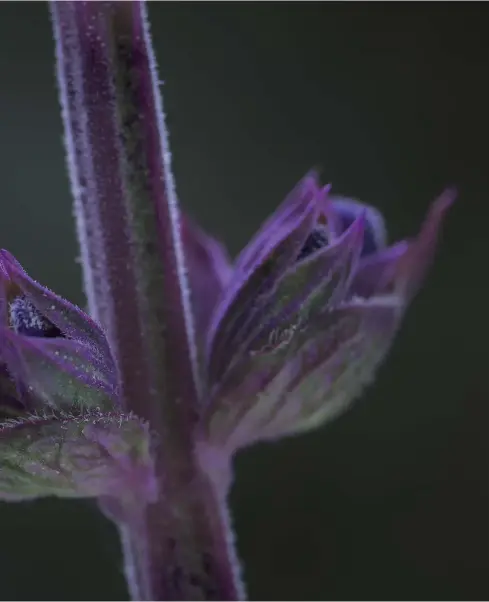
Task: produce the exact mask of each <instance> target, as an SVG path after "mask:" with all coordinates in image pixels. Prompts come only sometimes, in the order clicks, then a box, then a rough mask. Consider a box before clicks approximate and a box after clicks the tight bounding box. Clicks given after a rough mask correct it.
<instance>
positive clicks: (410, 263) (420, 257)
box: [396, 189, 457, 302]
mask: <svg viewBox="0 0 489 602" xmlns="http://www.w3.org/2000/svg"><path fill="white" fill-rule="evenodd" d="M456 196H457V193H456V191H455V190H454V189H447V190H445V191H444V192H443V193H442V194H441V195H440V196H439V197H438V198H437V199H435V200H434V201H433V203H432V204H431V206H430V208H429V210H428V214H427V216H426V218H425V220H424V222H423V224H422V226H421V229H420V231H419V234H418V236H417V237H416V238H415V239H414V240H413V241H412V242H410V244H409V248H408V250H407V252H406V253H405V254H404V255H403V256H402V258H401V259H400V261H399V264H398V268H397V273H396V291H397V293H398V294H400V295H402V296H403V297H404V299H405V300H406V302H408V301H409V300H410V299H411V298H412V297H413V296H414V295H415V294H416V293H417V292H418V290H419V287H420V286H421V284H422V282H423V280H424V278H425V276H426V274H427V272H428V270H429V268H430V267H431V264H432V262H433V259H434V256H435V252H436V246H437V242H438V238H439V235H440V231H441V228H442V226H443V222H444V220H445V217H446V214H447V211H448V209H449V208H450V207H451V206H452V204H453V203H454V201H455V199H456Z"/></svg>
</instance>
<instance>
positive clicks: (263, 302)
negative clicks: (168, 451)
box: [208, 199, 317, 382]
mask: <svg viewBox="0 0 489 602" xmlns="http://www.w3.org/2000/svg"><path fill="white" fill-rule="evenodd" d="M313 200H314V199H313ZM316 213H317V208H316V207H315V203H314V202H312V201H311V202H310V203H309V204H308V205H306V207H305V208H302V212H301V214H300V215H297V219H295V220H294V222H293V223H292V224H289V226H288V229H287V230H284V231H282V232H281V238H279V239H278V240H277V242H276V246H275V247H272V248H271V249H269V253H268V254H267V255H266V257H265V258H262V262H261V263H260V264H259V265H255V266H254V268H253V270H252V271H251V272H249V273H247V274H246V275H244V274H243V275H241V276H240V271H239V270H236V273H237V274H238V280H237V281H236V282H234V285H233V286H230V287H229V288H228V293H227V297H226V299H224V300H223V301H222V302H221V304H220V306H219V308H218V311H217V312H216V313H215V314H214V317H213V325H211V332H210V337H209V347H208V348H209V356H210V357H209V368H208V373H209V378H210V381H211V382H216V381H218V380H219V378H220V377H221V375H222V374H223V372H224V371H225V370H226V369H227V367H228V366H229V364H230V362H231V361H232V360H233V359H234V357H233V355H232V353H231V352H232V350H234V349H239V346H240V344H241V342H242V341H243V340H245V339H246V337H247V334H248V333H249V326H250V324H253V323H254V322H256V321H257V320H258V321H259V320H260V317H261V311H262V309H263V308H264V307H266V306H267V304H268V302H269V300H270V299H272V298H273V295H274V293H275V288H276V285H277V282H278V280H279V279H280V277H281V276H282V275H283V273H284V272H285V270H286V269H287V268H288V267H289V266H290V265H291V264H292V263H293V262H294V261H295V258H296V257H297V255H298V253H299V251H300V249H301V247H302V245H303V243H304V241H305V239H306V238H307V236H308V234H309V232H310V231H311V229H312V227H313V224H314V222H315V220H316Z"/></svg>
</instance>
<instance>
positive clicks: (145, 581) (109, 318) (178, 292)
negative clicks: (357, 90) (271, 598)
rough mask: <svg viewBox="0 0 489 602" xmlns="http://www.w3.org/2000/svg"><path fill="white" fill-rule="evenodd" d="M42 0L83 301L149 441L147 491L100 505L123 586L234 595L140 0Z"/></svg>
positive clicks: (186, 596) (139, 593)
mask: <svg viewBox="0 0 489 602" xmlns="http://www.w3.org/2000/svg"><path fill="white" fill-rule="evenodd" d="M50 7H51V15H52V21H53V28H54V33H55V38H56V49H57V66H58V83H59V89H60V99H61V105H62V111H63V122H64V128H65V140H66V147H67V155H68V165H69V170H70V178H71V184H72V189H73V194H74V199H75V202H74V207H75V217H76V222H77V229H78V237H79V241H80V248H81V256H82V265H83V275H84V282H85V291H86V294H87V297H88V303H89V309H90V312H91V314H92V315H93V317H94V318H95V319H96V320H98V321H99V322H100V323H101V325H102V326H103V328H104V329H105V331H106V334H107V337H108V340H109V343H110V346H111V350H112V352H113V355H114V358H115V361H116V365H117V369H118V372H119V380H120V392H121V400H122V404H123V406H124V409H125V410H126V411H133V412H135V413H136V414H138V415H139V416H140V417H141V418H144V419H146V420H148V421H149V423H150V426H151V429H152V431H153V432H154V433H155V435H156V439H157V442H156V445H155V450H154V454H155V465H156V472H157V478H158V484H159V490H160V495H159V499H158V501H157V502H156V503H154V504H150V505H147V506H143V507H137V506H138V504H132V505H131V504H122V505H121V508H122V509H123V514H119V515H118V514H117V513H115V514H112V517H113V518H114V519H115V520H116V521H117V522H118V526H119V529H120V532H121V535H122V540H123V549H124V555H125V565H126V576H127V579H128V585H129V588H130V591H131V595H132V596H133V599H138V600H237V599H240V597H242V595H243V594H242V591H241V589H240V585H239V582H238V578H237V575H236V568H235V567H236V566H237V565H236V560H235V556H234V550H233V547H232V541H231V537H230V527H229V524H228V520H227V508H226V501H225V494H226V491H225V490H226V487H225V486H223V487H221V486H220V485H219V484H218V481H217V480H216V479H215V478H213V476H212V474H211V472H212V470H213V467H212V466H211V464H212V462H211V463H210V464H209V463H207V464H206V463H205V462H202V459H201V458H200V456H199V454H197V453H196V449H195V442H194V438H193V437H194V426H195V422H196V420H197V417H198V410H199V403H200V401H201V399H200V398H201V391H200V385H199V382H198V370H197V357H196V356H197V354H196V352H195V342H194V332H193V323H192V315H191V310H190V303H189V294H188V289H187V283H186V276H185V270H184V256H183V250H182V245H181V239H180V230H179V214H178V207H177V201H176V197H175V191H174V183H173V177H172V174H171V167H170V154H169V150H168V140H167V133H166V130H165V126H164V120H163V111H162V107H161V99H160V95H159V90H158V84H157V75H156V64H155V59H154V54H153V50H152V45H151V40H150V35H149V30H148V21H147V14H146V7H145V4H144V2H137V1H129V2H116V1H114V2H105V1H104V2H79V1H74V0H69V1H64V2H58V1H51V3H50ZM221 461H222V459H221ZM139 506H141V505H139Z"/></svg>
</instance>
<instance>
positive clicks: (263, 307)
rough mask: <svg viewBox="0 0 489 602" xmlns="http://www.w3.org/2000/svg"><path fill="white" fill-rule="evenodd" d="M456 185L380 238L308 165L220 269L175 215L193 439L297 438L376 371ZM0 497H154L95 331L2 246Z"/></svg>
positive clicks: (135, 428)
mask: <svg viewBox="0 0 489 602" xmlns="http://www.w3.org/2000/svg"><path fill="white" fill-rule="evenodd" d="M453 199H454V193H453V192H452V191H446V192H445V193H443V194H442V195H441V196H440V197H439V198H438V199H437V200H436V201H435V202H434V203H433V204H432V206H431V208H430V210H429V212H428V215H427V217H426V219H425V221H424V223H423V225H422V227H421V229H420V232H419V234H418V235H417V236H416V237H415V238H413V239H411V240H405V241H401V242H398V243H396V244H394V245H391V246H388V245H387V239H386V228H385V225H384V221H383V218H382V216H381V215H380V214H379V212H378V211H377V210H375V209H373V208H372V207H369V206H366V205H364V204H362V203H360V202H357V201H353V200H349V199H344V198H339V197H336V196H332V195H331V194H330V191H329V187H321V186H320V185H319V183H318V180H317V177H316V175H315V174H308V175H307V176H306V177H305V178H304V179H303V180H302V181H301V182H300V183H299V184H298V185H297V186H296V188H295V189H294V190H293V191H292V192H291V193H290V195H289V196H288V197H287V198H286V200H285V201H284V203H283V204H282V205H281V206H280V207H279V208H278V209H277V211H276V212H275V213H274V214H273V215H272V216H271V217H270V218H269V219H268V220H267V221H266V222H265V223H264V225H263V226H262V227H261V228H260V230H259V231H258V233H257V234H256V235H255V236H254V238H253V239H252V240H251V242H250V243H249V244H248V245H247V246H246V248H245V249H244V250H243V251H242V252H241V254H240V255H239V256H238V257H237V259H236V261H235V262H234V265H232V264H231V262H230V260H229V258H228V256H227V253H226V251H225V249H224V247H223V246H222V245H220V244H219V243H218V242H217V241H215V240H214V239H212V238H211V237H209V236H208V235H207V234H205V233H204V232H203V231H202V230H200V229H199V228H198V226H197V225H195V224H194V223H193V222H192V221H191V220H190V219H189V218H188V217H186V216H183V217H182V240H183V245H184V250H185V257H186V263H187V269H188V280H189V286H190V293H191V300H192V309H193V312H194V318H195V320H194V321H195V323H196V328H197V337H196V339H197V344H198V345H199V357H200V359H201V362H202V372H203V376H204V380H205V388H204V399H203V400H202V404H201V408H202V410H201V414H200V417H199V420H198V424H197V427H196V432H195V436H196V440H197V439H198V440H199V441H202V440H203V441H205V442H206V443H207V444H209V446H210V447H211V448H213V449H217V450H220V451H221V452H223V453H224V454H228V455H230V454H232V453H233V452H234V451H235V450H236V449H239V448H240V447H243V446H246V445H249V444H251V443H253V442H255V441H258V440H262V439H275V438H279V437H283V436H287V435H291V434H295V433H300V432H303V431H306V430H308V429H311V428H313V427H316V426H317V425H320V424H322V423H324V422H325V421H326V420H328V419H329V418H331V417H333V416H336V415H337V414H338V413H339V412H341V411H342V410H343V409H345V408H346V407H348V406H349V404H350V403H351V402H352V400H354V399H355V397H357V396H358V395H359V393H360V392H361V390H362V388H363V387H364V386H365V385H366V384H367V383H368V382H369V381H371V380H372V378H373V377H374V375H375V370H376V368H377V367H378V365H379V364H380V362H381V361H382V360H383V358H384V357H385V355H386V353H387V351H388V349H389V346H390V345H391V343H392V340H393V338H394V335H395V333H396V331H397V330H398V328H399V325H400V323H401V320H402V317H403V315H404V313H405V310H406V308H407V306H408V304H409V302H410V300H411V299H412V297H413V295H414V294H415V293H416V291H417V290H418V288H419V286H420V284H421V282H422V279H423V277H424V275H425V273H426V270H427V268H428V267H429V264H430V262H431V260H432V257H433V253H434V250H435V246H436V240H437V236H438V232H439V229H440V226H441V224H442V221H443V218H444V215H445V213H446V210H447V208H448V207H449V206H450V204H451V203H452V201H453ZM0 412H1V413H2V416H3V418H4V419H5V420H6V421H5V422H4V424H3V426H2V427H1V429H0V496H1V497H4V498H5V499H23V498H25V497H35V496H37V495H46V494H53V493H54V494H57V495H93V496H98V497H103V496H106V495H107V494H108V493H109V492H110V493H111V494H113V495H118V492H119V490H120V492H122V493H121V495H122V494H123V492H124V491H127V490H133V491H138V495H139V496H141V495H145V496H146V497H147V498H148V499H151V498H152V497H154V495H156V485H155V479H154V475H153V474H152V460H151V445H150V437H149V432H148V426H147V425H146V424H144V423H143V422H142V421H140V420H139V418H138V417H137V416H134V415H125V414H124V413H123V411H122V408H121V407H120V402H119V398H118V379H117V369H116V366H115V365H114V361H113V359H112V356H111V352H110V346H109V344H108V342H107V340H106V337H105V335H104V333H103V331H102V329H101V328H100V326H99V325H97V324H96V323H95V322H94V321H93V320H91V319H90V317H89V316H88V315H86V314H85V313H84V312H83V311H81V310H80V309H79V308H77V307H75V306H73V305H72V304H70V303H68V302H67V301H66V300H64V299H62V298H61V297H59V296H57V295H55V294H54V293H53V292H51V291H49V290H48V289H46V288H45V287H43V286H41V285H40V284H38V283H37V282H35V281H34V280H32V279H31V278H30V277H29V276H28V275H27V274H26V272H25V271H24V270H23V268H22V267H21V266H20V265H19V263H18V262H17V261H16V260H15V259H14V258H13V257H12V256H11V255H10V254H9V253H8V252H6V251H1V254H0Z"/></svg>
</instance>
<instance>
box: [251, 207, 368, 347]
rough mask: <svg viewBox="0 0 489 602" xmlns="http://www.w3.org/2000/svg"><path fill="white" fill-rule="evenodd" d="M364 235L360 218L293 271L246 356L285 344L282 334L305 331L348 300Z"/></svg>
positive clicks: (280, 286)
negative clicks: (324, 313)
mask: <svg viewBox="0 0 489 602" xmlns="http://www.w3.org/2000/svg"><path fill="white" fill-rule="evenodd" d="M363 231H364V217H363V216H362V215H360V216H359V217H358V218H357V219H356V220H355V222H354V223H353V224H352V225H351V226H350V227H349V228H348V229H347V231H346V232H344V233H343V234H342V235H341V236H340V238H338V239H337V240H336V241H335V242H334V243H333V244H331V245H329V246H328V247H325V248H323V249H320V250H319V251H317V252H315V253H313V254H312V255H310V256H309V257H308V258H307V259H305V260H303V261H301V262H298V263H296V264H294V266H293V267H291V268H289V270H288V271H287V272H286V274H285V275H284V276H283V277H282V278H281V280H280V282H279V283H278V285H277V288H276V291H275V293H274V295H273V299H271V300H270V302H269V304H268V307H267V308H266V310H264V311H263V312H262V314H261V316H260V319H259V320H258V321H256V323H255V324H254V329H253V333H252V335H250V338H252V340H251V342H250V341H248V344H247V345H246V352H248V353H249V352H260V351H261V350H262V349H263V348H266V347H270V346H272V347H273V346H275V345H276V343H277V342H278V343H279V344H283V340H282V336H281V334H280V333H281V332H284V333H289V332H290V331H291V330H295V329H296V328H298V327H301V325H303V324H304V323H305V322H310V321H312V320H314V318H315V316H316V315H317V314H318V313H323V312H325V311H331V310H332V309H334V308H335V307H336V306H337V305H338V303H341V302H342V301H343V300H344V298H345V295H346V293H347V291H348V289H349V287H350V283H351V279H352V277H353V275H354V274H355V270H356V267H357V262H358V259H359V256H360V250H361V248H362V241H363Z"/></svg>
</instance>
